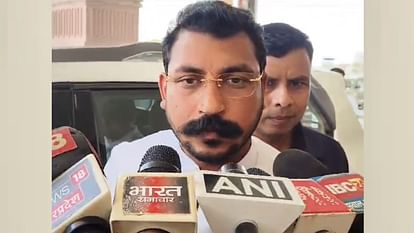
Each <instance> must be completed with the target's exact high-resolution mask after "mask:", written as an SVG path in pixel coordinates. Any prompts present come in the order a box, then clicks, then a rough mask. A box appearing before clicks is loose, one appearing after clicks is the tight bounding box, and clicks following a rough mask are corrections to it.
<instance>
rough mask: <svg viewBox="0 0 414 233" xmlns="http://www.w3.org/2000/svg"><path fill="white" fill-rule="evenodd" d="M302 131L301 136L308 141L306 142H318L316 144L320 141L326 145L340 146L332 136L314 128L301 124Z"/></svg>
mask: <svg viewBox="0 0 414 233" xmlns="http://www.w3.org/2000/svg"><path fill="white" fill-rule="evenodd" d="M302 132H303V136H304V137H305V139H306V142H308V143H318V144H319V143H322V144H324V145H325V146H326V145H331V146H335V147H337V146H339V147H342V146H341V145H340V144H339V142H338V141H336V140H335V139H334V138H332V137H330V136H328V135H325V134H323V133H321V132H318V131H316V130H314V129H311V128H308V127H305V126H303V127H302Z"/></svg>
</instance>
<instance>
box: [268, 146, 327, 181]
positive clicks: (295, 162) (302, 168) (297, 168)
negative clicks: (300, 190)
mask: <svg viewBox="0 0 414 233" xmlns="http://www.w3.org/2000/svg"><path fill="white" fill-rule="evenodd" d="M326 174H329V169H328V168H327V167H326V166H325V165H324V164H322V163H321V162H320V161H319V160H317V159H315V158H314V157H313V156H312V155H311V154H309V153H308V152H306V151H302V150H298V149H287V150H285V151H283V152H281V153H280V154H278V155H277V156H276V158H275V160H274V162H273V175H274V176H281V177H286V178H289V179H307V178H312V177H315V176H323V175H326Z"/></svg>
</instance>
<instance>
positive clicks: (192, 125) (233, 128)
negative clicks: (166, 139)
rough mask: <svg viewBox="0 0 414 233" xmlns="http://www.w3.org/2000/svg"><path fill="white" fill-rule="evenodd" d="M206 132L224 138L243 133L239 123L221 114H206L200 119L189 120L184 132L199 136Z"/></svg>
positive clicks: (188, 134) (238, 135) (234, 136)
mask: <svg viewBox="0 0 414 233" xmlns="http://www.w3.org/2000/svg"><path fill="white" fill-rule="evenodd" d="M204 132H214V133H216V134H217V135H219V136H220V137H222V138H229V139H234V138H237V137H240V136H241V135H242V134H243V130H242V128H241V127H240V126H239V124H237V123H235V122H232V121H228V120H225V119H223V118H222V117H221V116H220V115H217V114H215V115H204V116H202V117H201V118H199V119H196V120H192V121H190V122H188V123H187V124H186V125H185V126H184V128H183V130H182V133H183V134H185V135H187V136H197V135H200V134H202V133H204Z"/></svg>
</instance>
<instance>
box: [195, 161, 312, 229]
mask: <svg viewBox="0 0 414 233" xmlns="http://www.w3.org/2000/svg"><path fill="white" fill-rule="evenodd" d="M226 166H227V165H226ZM227 167H232V169H230V170H233V173H221V172H214V171H200V172H199V173H196V174H195V178H196V186H197V187H196V193H197V201H198V203H199V205H200V207H201V209H202V210H203V212H204V215H205V216H206V219H207V222H208V223H209V225H210V228H211V229H212V231H213V232H220V233H221V232H225V233H238V232H249V233H253V232H260V233H282V232H284V231H285V230H286V228H288V227H289V225H290V224H291V223H292V222H293V221H294V220H295V219H296V218H297V217H298V216H299V215H300V214H301V213H302V211H303V209H304V204H303V201H302V200H301V199H300V197H299V195H298V193H297V191H296V189H295V188H294V186H293V184H292V182H290V181H289V180H288V179H286V178H281V177H265V176H256V175H248V174H244V173H245V171H244V170H245V169H243V168H241V169H235V167H234V165H232V166H227ZM221 170H222V171H223V169H221ZM224 170H226V169H224ZM234 171H236V172H234Z"/></svg>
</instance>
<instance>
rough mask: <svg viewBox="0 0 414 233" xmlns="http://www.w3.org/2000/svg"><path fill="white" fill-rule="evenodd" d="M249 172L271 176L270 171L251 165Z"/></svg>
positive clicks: (250, 173)
mask: <svg viewBox="0 0 414 233" xmlns="http://www.w3.org/2000/svg"><path fill="white" fill-rule="evenodd" d="M247 174H249V175H257V176H271V175H270V174H269V173H267V172H265V171H263V170H262V169H260V168H257V167H251V168H248V169H247Z"/></svg>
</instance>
